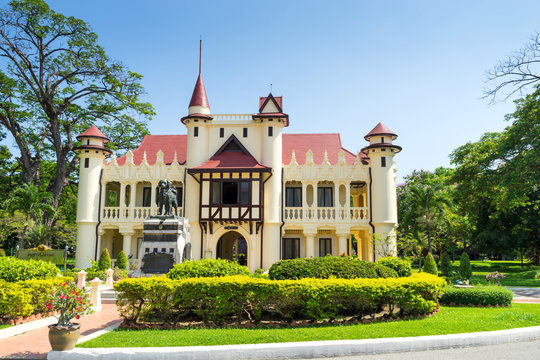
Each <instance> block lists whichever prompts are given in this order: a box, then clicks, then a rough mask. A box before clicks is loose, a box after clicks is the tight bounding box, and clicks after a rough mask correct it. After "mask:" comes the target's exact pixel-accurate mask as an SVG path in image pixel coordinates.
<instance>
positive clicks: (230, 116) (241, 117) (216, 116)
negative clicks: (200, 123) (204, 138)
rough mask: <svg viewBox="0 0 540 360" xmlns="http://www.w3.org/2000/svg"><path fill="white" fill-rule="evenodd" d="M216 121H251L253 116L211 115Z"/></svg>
mask: <svg viewBox="0 0 540 360" xmlns="http://www.w3.org/2000/svg"><path fill="white" fill-rule="evenodd" d="M210 116H212V118H214V120H251V114H211V115H210Z"/></svg>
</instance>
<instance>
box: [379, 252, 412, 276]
mask: <svg viewBox="0 0 540 360" xmlns="http://www.w3.org/2000/svg"><path fill="white" fill-rule="evenodd" d="M376 263H377V264H381V265H384V266H386V267H389V268H391V269H394V270H396V272H397V274H398V276H399V277H406V276H411V272H412V267H411V262H410V261H409V260H408V259H400V258H397V257H393V256H387V257H384V258H380V259H379V260H377V261H376Z"/></svg>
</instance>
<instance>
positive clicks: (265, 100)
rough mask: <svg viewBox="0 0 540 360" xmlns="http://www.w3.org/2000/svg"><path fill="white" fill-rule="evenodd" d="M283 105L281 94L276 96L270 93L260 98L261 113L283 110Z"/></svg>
mask: <svg viewBox="0 0 540 360" xmlns="http://www.w3.org/2000/svg"><path fill="white" fill-rule="evenodd" d="M282 105H283V98H282V97H281V96H277V97H274V96H273V95H272V93H270V94H268V96H267V97H261V98H260V99H259V114H266V113H280V112H283V109H282Z"/></svg>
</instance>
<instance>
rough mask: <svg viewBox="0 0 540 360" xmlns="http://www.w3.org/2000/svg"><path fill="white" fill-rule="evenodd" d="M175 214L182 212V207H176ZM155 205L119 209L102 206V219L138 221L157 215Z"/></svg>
mask: <svg viewBox="0 0 540 360" xmlns="http://www.w3.org/2000/svg"><path fill="white" fill-rule="evenodd" d="M177 211H178V212H177V214H179V215H181V214H182V208H181V207H178V208H177ZM157 212H158V209H157V207H126V208H124V209H122V210H120V208H119V207H104V208H103V211H102V214H103V216H102V219H101V220H102V221H105V222H106V221H119V220H121V221H135V222H140V221H142V220H144V219H146V218H147V217H148V216H150V215H157Z"/></svg>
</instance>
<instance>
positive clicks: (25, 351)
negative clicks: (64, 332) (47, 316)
mask: <svg viewBox="0 0 540 360" xmlns="http://www.w3.org/2000/svg"><path fill="white" fill-rule="evenodd" d="M120 321H121V320H120V316H119V315H118V312H117V310H116V304H115V302H114V301H108V300H106V301H105V300H104V301H102V308H101V310H99V311H96V312H94V313H93V314H90V315H86V316H82V317H81V318H80V319H79V320H77V322H78V323H80V324H81V339H84V337H85V336H89V335H90V334H93V333H95V332H96V331H99V330H102V329H104V328H106V327H109V326H112V325H114V324H118V323H120ZM48 333H49V328H48V327H46V326H45V327H41V328H39V329H36V330H32V331H29V332H26V333H24V334H20V335H16V336H12V337H9V338H5V339H1V340H0V358H4V359H46V358H47V353H48V352H49V351H50V350H51V345H50V344H49V337H48Z"/></svg>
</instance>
